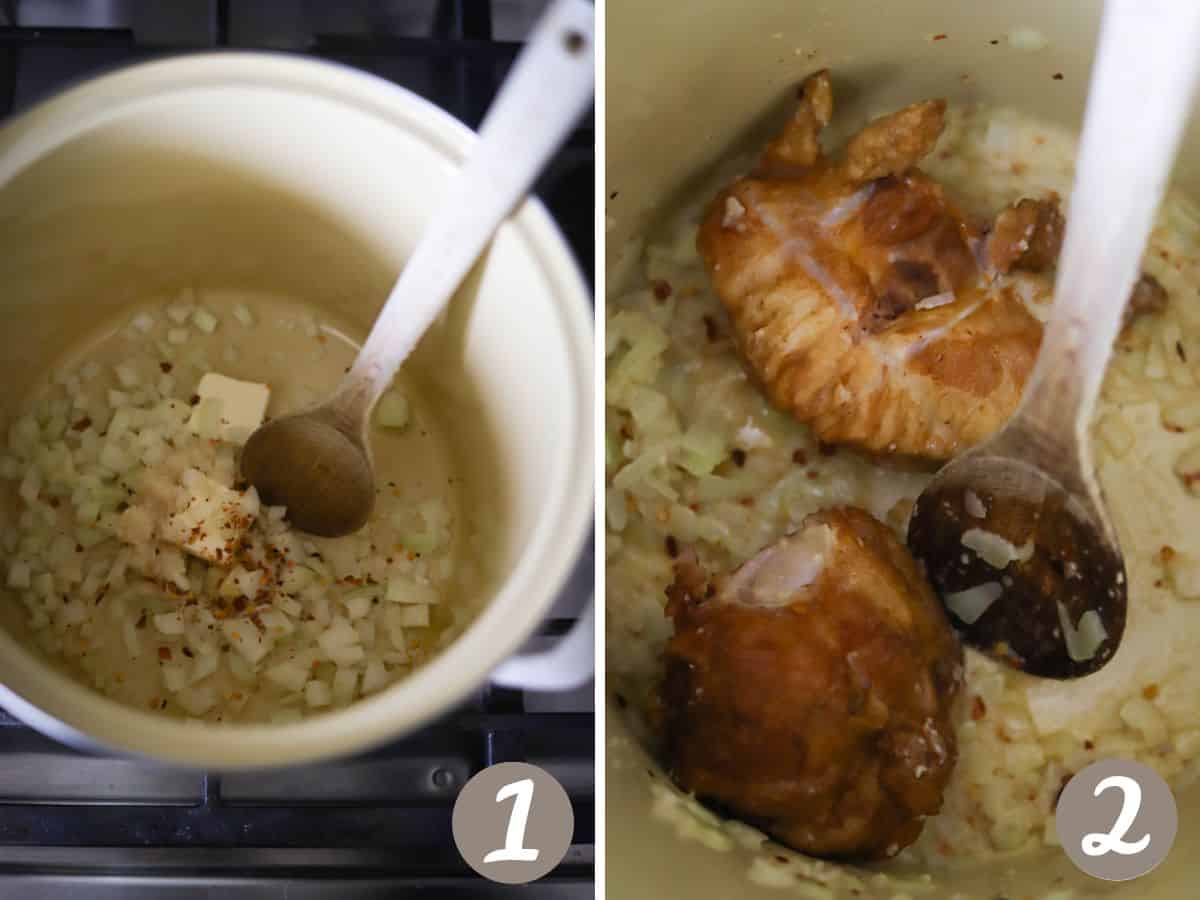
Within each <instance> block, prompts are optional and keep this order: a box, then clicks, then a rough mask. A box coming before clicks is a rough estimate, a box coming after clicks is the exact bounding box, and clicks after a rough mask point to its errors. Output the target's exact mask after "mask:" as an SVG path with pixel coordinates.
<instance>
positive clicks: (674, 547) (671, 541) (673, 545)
mask: <svg viewBox="0 0 1200 900" xmlns="http://www.w3.org/2000/svg"><path fill="white" fill-rule="evenodd" d="M663 543H664V544H665V546H666V548H667V556H669V557H671V559H674V558H675V557H677V556H678V555H679V541H677V540H675V535H673V534H668V535H667V539H666V540H665V541H664V542H663Z"/></svg>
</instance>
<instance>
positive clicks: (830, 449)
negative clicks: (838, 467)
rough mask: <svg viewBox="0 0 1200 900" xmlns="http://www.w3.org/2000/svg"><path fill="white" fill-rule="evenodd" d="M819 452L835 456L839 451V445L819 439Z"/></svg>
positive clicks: (823, 454)
mask: <svg viewBox="0 0 1200 900" xmlns="http://www.w3.org/2000/svg"><path fill="white" fill-rule="evenodd" d="M817 452H818V453H820V454H821V455H822V456H833V454H835V453H837V447H835V446H834V445H833V444H827V443H825V442H824V441H817Z"/></svg>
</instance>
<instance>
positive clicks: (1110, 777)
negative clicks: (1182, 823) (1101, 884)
mask: <svg viewBox="0 0 1200 900" xmlns="http://www.w3.org/2000/svg"><path fill="white" fill-rule="evenodd" d="M1055 827H1056V829H1057V831H1058V840H1059V842H1060V843H1061V844H1062V847H1063V850H1065V851H1066V854H1067V856H1069V857H1070V858H1071V862H1073V863H1075V865H1076V866H1078V867H1079V869H1081V870H1082V871H1083V872H1086V873H1087V874H1088V875H1092V876H1094V877H1096V878H1103V879H1105V880H1106V881H1128V880H1130V879H1131V878H1138V877H1139V876H1141V875H1145V874H1146V873H1147V872H1149V871H1150V870H1151V869H1153V868H1154V867H1155V866H1157V865H1158V864H1159V863H1160V862H1162V861H1163V860H1164V859H1166V857H1167V853H1169V852H1170V850H1171V845H1172V844H1174V843H1175V832H1176V830H1177V829H1178V827H1179V811H1178V809H1176V807H1175V797H1174V796H1173V795H1172V794H1171V789H1170V788H1169V787H1167V783H1166V782H1165V781H1163V779H1162V778H1161V777H1160V776H1159V774H1158V773H1157V772H1155V771H1154V770H1153V769H1150V768H1147V767H1146V766H1143V765H1141V764H1140V763H1135V762H1129V761H1128V760H1123V759H1107V760H1104V761H1103V762H1098V763H1092V765H1090V766H1088V767H1087V768H1085V769H1082V770H1081V771H1079V772H1078V773H1077V774H1076V775H1075V777H1074V778H1072V779H1071V780H1070V781H1069V782H1067V786H1066V787H1065V788H1063V792H1062V795H1061V796H1060V797H1059V798H1058V809H1057V815H1056V819H1055Z"/></svg>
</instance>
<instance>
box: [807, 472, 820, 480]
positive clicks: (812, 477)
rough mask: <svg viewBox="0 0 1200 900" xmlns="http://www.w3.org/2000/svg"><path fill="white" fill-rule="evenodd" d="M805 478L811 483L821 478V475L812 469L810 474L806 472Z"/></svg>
mask: <svg viewBox="0 0 1200 900" xmlns="http://www.w3.org/2000/svg"><path fill="white" fill-rule="evenodd" d="M805 476H806V477H807V478H808V480H809V481H816V480H817V479H818V478H820V477H821V476H820V475H818V474H817V472H816V471H815V470H812V469H810V470H809V471H808V472H806V473H805Z"/></svg>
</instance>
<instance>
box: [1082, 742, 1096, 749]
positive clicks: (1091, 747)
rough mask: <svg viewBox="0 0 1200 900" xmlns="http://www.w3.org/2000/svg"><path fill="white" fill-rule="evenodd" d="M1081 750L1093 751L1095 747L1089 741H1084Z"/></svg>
mask: <svg viewBox="0 0 1200 900" xmlns="http://www.w3.org/2000/svg"><path fill="white" fill-rule="evenodd" d="M1083 749H1084V750H1095V749H1096V745H1095V744H1093V743H1092V742H1091V741H1084V742H1083Z"/></svg>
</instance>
